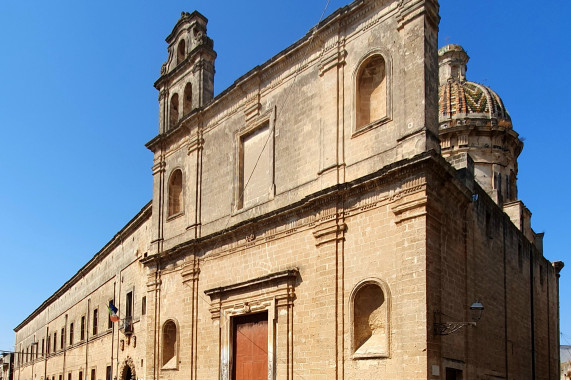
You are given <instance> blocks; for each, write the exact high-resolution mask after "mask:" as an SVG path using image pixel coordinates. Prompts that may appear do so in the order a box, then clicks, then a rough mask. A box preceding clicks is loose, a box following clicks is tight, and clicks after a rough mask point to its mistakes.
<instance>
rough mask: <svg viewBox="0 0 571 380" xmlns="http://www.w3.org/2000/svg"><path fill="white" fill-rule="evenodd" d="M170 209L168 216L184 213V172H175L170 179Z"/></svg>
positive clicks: (178, 170)
mask: <svg viewBox="0 0 571 380" xmlns="http://www.w3.org/2000/svg"><path fill="white" fill-rule="evenodd" d="M168 199H169V208H168V216H173V215H176V214H179V213H181V212H182V205H183V203H182V171H181V170H180V169H177V170H175V171H174V172H173V173H172V174H171V177H170V179H169V195H168Z"/></svg>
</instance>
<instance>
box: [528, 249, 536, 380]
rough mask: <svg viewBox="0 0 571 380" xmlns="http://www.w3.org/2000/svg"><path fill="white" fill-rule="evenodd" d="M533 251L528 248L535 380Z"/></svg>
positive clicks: (532, 377)
mask: <svg viewBox="0 0 571 380" xmlns="http://www.w3.org/2000/svg"><path fill="white" fill-rule="evenodd" d="M533 276H534V274H533V250H532V249H531V247H530V248H529V299H530V313H531V379H532V380H535V310H534V297H533V284H534V282H535V281H534V277H533Z"/></svg>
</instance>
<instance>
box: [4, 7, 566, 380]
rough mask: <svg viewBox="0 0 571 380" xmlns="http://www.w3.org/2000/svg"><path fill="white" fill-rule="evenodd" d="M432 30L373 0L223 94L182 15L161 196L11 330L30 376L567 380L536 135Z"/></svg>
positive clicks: (409, 12) (191, 16)
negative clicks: (531, 175) (539, 199)
mask: <svg viewBox="0 0 571 380" xmlns="http://www.w3.org/2000/svg"><path fill="white" fill-rule="evenodd" d="M438 23H439V16H438V4H437V1H436V0H399V1H396V0H395V1H390V0H357V1H355V2H353V3H351V4H350V5H347V6H345V7H344V8H341V9H339V10H337V11H336V12H334V13H333V14H332V15H330V16H329V17H327V18H326V19H324V20H323V21H322V22H320V23H319V25H316V26H315V27H314V28H313V29H311V30H310V31H309V32H308V33H307V34H306V36H305V37H303V38H302V39H301V40H299V41H297V42H295V43H294V44H293V45H291V46H290V47H288V48H287V49H285V50H284V51H282V52H280V53H279V54H277V55H276V56H274V57H273V58H271V59H270V60H269V61H267V62H265V63H264V64H262V65H260V66H257V67H255V68H253V69H252V70H251V71H249V72H247V73H245V74H244V75H243V76H242V77H240V78H238V79H237V80H236V81H235V82H234V84H233V85H231V86H230V87H229V88H227V89H226V90H224V91H223V92H222V93H220V94H219V95H217V96H216V97H214V94H213V89H214V86H213V83H214V72H215V70H214V67H215V59H216V52H215V51H214V44H213V41H212V39H210V38H209V37H208V34H207V29H206V26H207V19H206V18H205V17H204V16H203V15H201V14H200V13H198V12H193V13H182V15H181V18H180V19H179V20H178V22H177V23H176V24H175V26H174V29H173V30H172V33H171V34H170V35H169V36H168V37H167V38H166V42H167V43H168V59H167V61H166V62H165V63H164V64H163V66H162V68H161V72H160V77H159V78H158V80H157V81H156V82H155V84H154V85H155V88H156V89H157V90H158V93H159V131H158V134H157V136H156V137H155V138H153V139H152V140H151V141H149V142H148V143H147V145H146V146H147V148H148V149H150V150H151V151H152V152H153V153H154V161H153V166H152V175H153V199H152V201H151V202H150V203H149V204H147V205H145V206H144V207H143V208H142V209H141V211H140V212H139V213H138V214H137V215H135V217H134V218H133V219H132V220H131V221H130V222H129V223H127V225H126V226H125V227H124V228H123V229H122V230H120V231H119V232H118V233H117V234H116V235H115V236H114V237H113V238H112V239H111V240H110V241H109V242H108V243H107V245H105V246H104V247H103V248H102V249H101V250H100V251H99V252H97V253H96V254H95V255H94V256H93V258H92V259H91V260H90V261H89V262H88V263H87V264H85V266H84V267H83V268H81V269H80V270H79V271H78V272H77V273H76V274H75V275H74V276H73V277H72V278H71V279H69V281H67V282H66V283H65V284H63V286H62V287H61V288H60V289H59V290H58V291H56V292H55V293H54V294H53V295H52V296H51V297H50V298H48V299H47V300H46V301H45V302H44V303H43V304H42V305H40V306H39V307H38V308H37V309H36V310H35V311H34V312H33V313H32V314H30V315H29V316H28V317H27V318H26V319H25V320H24V321H23V322H22V323H21V324H20V325H18V326H17V327H16V328H15V332H16V350H17V351H18V355H16V363H15V372H14V380H137V379H144V380H183V379H185V380H187V379H201V380H203V379H204V380H207V379H210V380H214V379H225V380H226V379H250V380H259V379H267V380H272V379H323V380H330V379H446V380H449V379H518V380H520V379H555V378H557V377H558V376H559V340H558V337H559V315H558V310H559V300H558V298H559V294H558V277H559V271H560V270H561V268H562V267H563V264H562V263H561V262H554V263H551V262H549V261H548V260H546V259H545V258H544V256H543V252H542V238H543V234H539V233H535V232H534V231H533V230H532V228H531V224H530V217H531V213H530V211H529V210H528V209H527V208H526V207H525V205H524V204H523V203H522V201H520V200H519V199H518V197H517V172H518V166H517V158H518V155H519V154H520V153H521V151H522V148H523V144H522V142H521V140H520V139H519V137H518V134H517V133H516V132H515V130H514V129H513V128H512V122H511V119H510V116H509V114H508V112H507V110H506V109H505V107H504V104H503V102H502V100H501V98H500V97H499V96H498V95H497V94H496V93H495V92H494V91H493V90H491V89H490V88H488V87H486V86H483V85H481V84H478V83H474V82H470V81H468V80H467V78H466V64H467V62H468V55H467V53H466V52H465V51H464V50H463V49H462V48H461V47H460V46H458V45H448V46H445V47H443V48H441V49H440V50H438V45H437V44H438V41H437V34H438V33H437V32H438ZM110 301H111V302H112V303H113V304H114V305H115V306H116V307H117V308H118V315H119V318H120V320H119V321H118V322H113V321H112V320H111V318H110V314H109V312H108V307H107V306H108V304H109V302H110ZM482 309H483V310H482Z"/></svg>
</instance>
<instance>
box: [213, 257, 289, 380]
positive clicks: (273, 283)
mask: <svg viewBox="0 0 571 380" xmlns="http://www.w3.org/2000/svg"><path fill="white" fill-rule="evenodd" d="M298 276H299V271H298V269H297V268H295V269H289V270H285V271H282V272H276V273H272V274H269V275H266V276H263V277H258V278H254V279H252V280H248V281H244V282H241V283H236V284H231V285H227V286H223V287H219V288H215V289H209V290H206V291H205V292H204V293H205V294H206V295H208V296H209V297H210V300H211V304H210V305H211V307H210V313H211V317H212V319H213V320H214V321H218V324H219V328H220V379H221V380H230V379H231V376H232V358H233V352H232V350H233V343H234V342H233V341H232V336H233V331H232V329H233V320H232V318H233V317H237V316H242V315H248V314H252V313H259V312H264V311H265V312H267V313H268V380H275V379H276V360H277V355H276V343H277V339H278V337H277V336H276V325H277V323H278V314H279V313H278V312H277V310H278V308H284V309H286V310H288V312H287V313H286V314H289V315H288V318H287V322H285V326H284V327H286V326H287V327H286V328H285V329H284V331H286V335H285V339H288V340H290V339H292V337H291V334H290V333H289V332H288V331H290V330H291V328H292V326H290V324H291V321H292V318H291V317H292V315H291V313H292V308H293V300H294V298H295V292H294V287H295V283H296V281H297V279H298ZM282 339H283V338H282ZM287 346H288V347H292V342H289V344H288V345H287ZM284 354H285V355H287V356H292V353H291V352H287V353H282V355H284ZM290 372H291V371H290Z"/></svg>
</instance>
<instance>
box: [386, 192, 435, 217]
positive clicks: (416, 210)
mask: <svg viewBox="0 0 571 380" xmlns="http://www.w3.org/2000/svg"><path fill="white" fill-rule="evenodd" d="M427 199H428V198H427V197H426V196H423V197H421V198H415V199H408V198H401V199H399V200H398V201H397V202H395V204H394V205H393V206H392V208H391V209H392V211H393V213H394V214H395V223H396V224H399V223H401V222H403V221H405V220H409V219H414V218H418V217H421V216H425V215H426V204H427Z"/></svg>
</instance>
